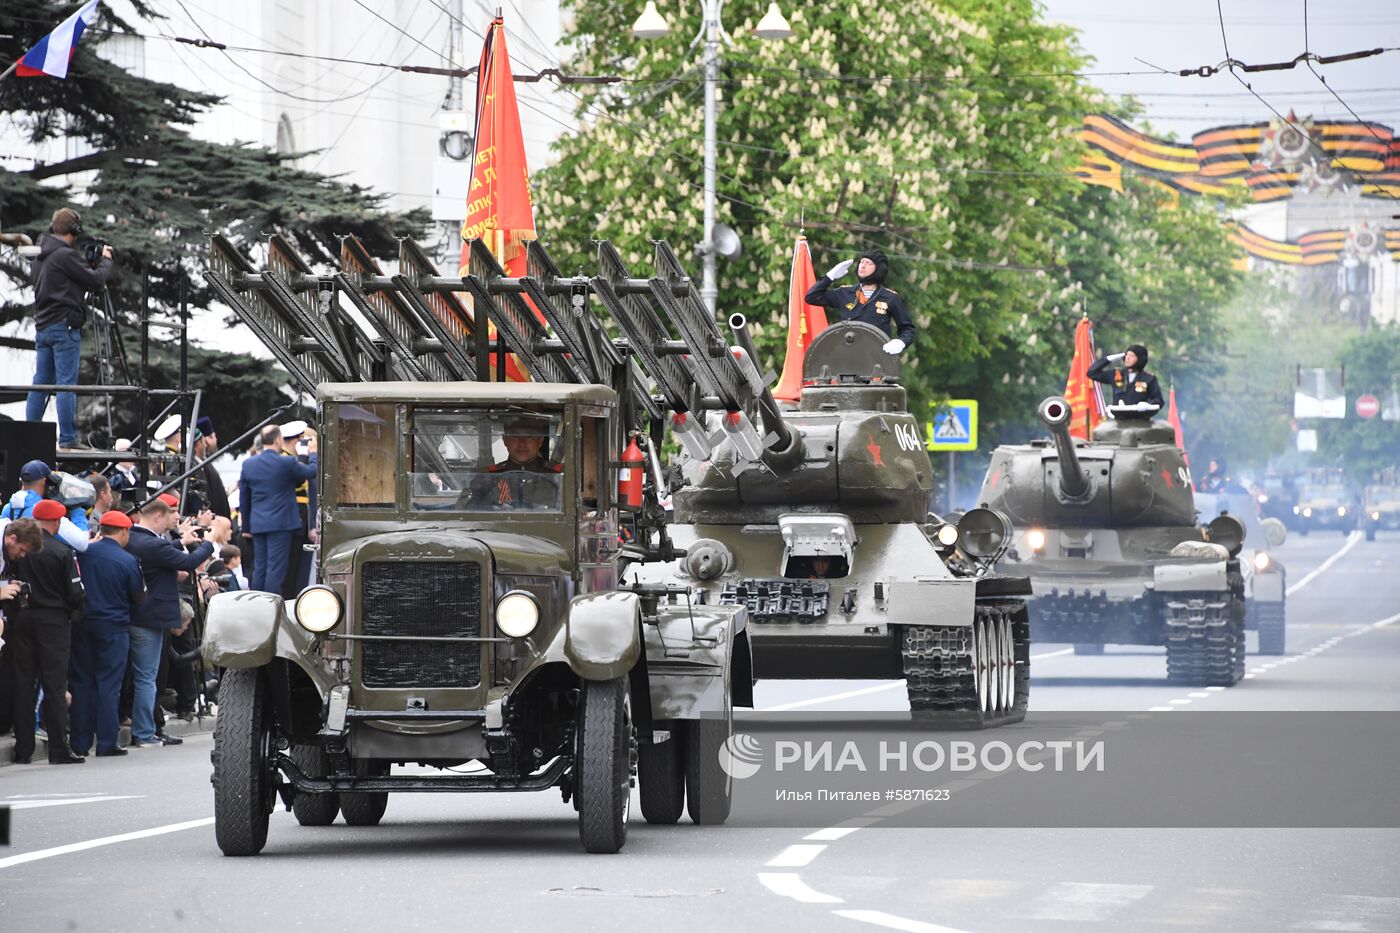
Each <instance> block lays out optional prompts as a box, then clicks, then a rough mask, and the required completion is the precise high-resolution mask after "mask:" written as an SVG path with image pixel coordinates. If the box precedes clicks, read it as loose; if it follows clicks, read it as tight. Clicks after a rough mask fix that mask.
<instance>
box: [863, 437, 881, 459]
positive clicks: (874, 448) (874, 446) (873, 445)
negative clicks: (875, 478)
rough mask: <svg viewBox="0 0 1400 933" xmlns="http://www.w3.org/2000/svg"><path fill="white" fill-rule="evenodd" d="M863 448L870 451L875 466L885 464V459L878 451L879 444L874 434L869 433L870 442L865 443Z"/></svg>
mask: <svg viewBox="0 0 1400 933" xmlns="http://www.w3.org/2000/svg"><path fill="white" fill-rule="evenodd" d="M865 449H866V450H868V451H870V456H871V457H873V458H874V459H875V465H876V466H877V467H883V466H884V465H885V459H884V456H883V455H882V454H881V452H880V444H879V442H877V441H876V440H875V435H873V434H872V435H870V443H869V444H866V445H865Z"/></svg>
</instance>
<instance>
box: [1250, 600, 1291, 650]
mask: <svg viewBox="0 0 1400 933" xmlns="http://www.w3.org/2000/svg"><path fill="white" fill-rule="evenodd" d="M1254 618H1255V620H1256V627H1257V628H1258V630H1259V653H1260V654H1286V653H1287V649H1286V644H1287V633H1286V630H1285V627H1284V603H1281V602H1276V603H1273V602H1271V603H1263V602H1261V603H1255V604H1254Z"/></svg>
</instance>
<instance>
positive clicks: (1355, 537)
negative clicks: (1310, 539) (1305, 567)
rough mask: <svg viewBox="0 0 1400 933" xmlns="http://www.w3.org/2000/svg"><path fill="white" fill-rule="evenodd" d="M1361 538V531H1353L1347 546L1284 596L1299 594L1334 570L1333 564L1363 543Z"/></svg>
mask: <svg viewBox="0 0 1400 933" xmlns="http://www.w3.org/2000/svg"><path fill="white" fill-rule="evenodd" d="M1361 538H1362V534H1361V532H1359V531H1353V532H1352V533H1351V534H1349V535H1347V543H1346V544H1343V545H1342V546H1341V547H1340V548H1339V549H1338V550H1337V552H1336V553H1335V554H1333V555H1332V556H1331V557H1329V558H1327V559H1326V560H1325V561H1323V562H1322V563H1320V564H1318V565H1317V566H1316V567H1314V568H1313V570H1312V572H1311V573H1309V574H1308V575H1307V576H1305V577H1303V579H1301V580H1299V581H1298V582H1297V583H1295V584H1293V585H1292V586H1290V587H1289V588H1288V589H1287V590H1285V591H1284V595H1285V596H1292V595H1293V594H1294V593H1296V592H1298V591H1299V590H1301V589H1302V588H1303V587H1305V586H1307V585H1308V584H1309V583H1311V582H1313V581H1314V580H1316V579H1317V578H1318V577H1320V576H1322V574H1324V573H1326V572H1327V571H1328V570H1330V569H1331V568H1332V565H1333V564H1335V563H1336V562H1337V561H1339V560H1341V559H1342V558H1343V557H1345V556H1346V553H1347V551H1350V550H1351V549H1352V548H1354V547H1356V545H1357V543H1358V542H1360V541H1361Z"/></svg>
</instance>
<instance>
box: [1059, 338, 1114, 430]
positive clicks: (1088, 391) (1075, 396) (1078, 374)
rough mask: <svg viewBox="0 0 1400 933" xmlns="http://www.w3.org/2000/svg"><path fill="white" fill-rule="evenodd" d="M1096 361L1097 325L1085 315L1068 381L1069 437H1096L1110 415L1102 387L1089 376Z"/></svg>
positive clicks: (1066, 389) (1066, 393)
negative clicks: (1070, 413) (1102, 393)
mask: <svg viewBox="0 0 1400 933" xmlns="http://www.w3.org/2000/svg"><path fill="white" fill-rule="evenodd" d="M1096 359H1098V353H1097V352H1096V351H1095V350H1094V324H1093V322H1092V321H1090V320H1089V317H1088V315H1085V316H1084V317H1083V318H1081V319H1080V321H1079V323H1078V324H1076V325H1075V327H1074V358H1073V359H1072V360H1070V364H1069V378H1068V379H1066V380H1065V401H1067V402H1069V407H1070V411H1071V412H1073V417H1072V418H1071V419H1070V423H1069V433H1070V434H1072V435H1074V436H1075V437H1077V438H1079V439H1080V440H1085V441H1087V440H1089V439H1090V438H1091V437H1092V435H1093V433H1094V428H1095V427H1096V426H1097V425H1098V423H1099V422H1100V421H1102V420H1103V419H1104V416H1105V415H1106V414H1107V410H1106V409H1105V408H1104V404H1103V395H1101V394H1100V393H1099V384H1098V383H1097V382H1095V381H1094V380H1092V379H1090V378H1089V375H1088V373H1089V367H1090V366H1091V365H1092V364H1093V362H1094V360H1096Z"/></svg>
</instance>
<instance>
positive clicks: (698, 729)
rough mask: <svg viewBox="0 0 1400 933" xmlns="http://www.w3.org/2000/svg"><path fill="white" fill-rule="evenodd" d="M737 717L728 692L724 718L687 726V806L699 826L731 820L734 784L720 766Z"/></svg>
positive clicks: (687, 724) (698, 721) (690, 721)
mask: <svg viewBox="0 0 1400 933" xmlns="http://www.w3.org/2000/svg"><path fill="white" fill-rule="evenodd" d="M726 688H727V684H726ZM733 716H734V711H733V708H732V707H731V706H730V705H729V691H728V689H726V690H725V692H724V716H723V717H719V716H712V717H709V718H702V719H692V720H689V721H688V722H686V724H685V736H686V743H685V797H686V800H685V806H686V810H687V811H688V812H689V813H690V821H691V822H692V823H694V824H695V825H696V826H719V825H720V824H721V823H723V822H724V821H725V820H727V819H729V807H730V804H731V802H732V799H733V792H734V780H733V778H731V777H730V776H729V772H727V771H725V770H724V768H722V767H721V766H720V763H719V753H720V749H722V748H723V747H724V743H725V742H727V741H729V736H730V735H731V734H732V732H733V725H734V721H733Z"/></svg>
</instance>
